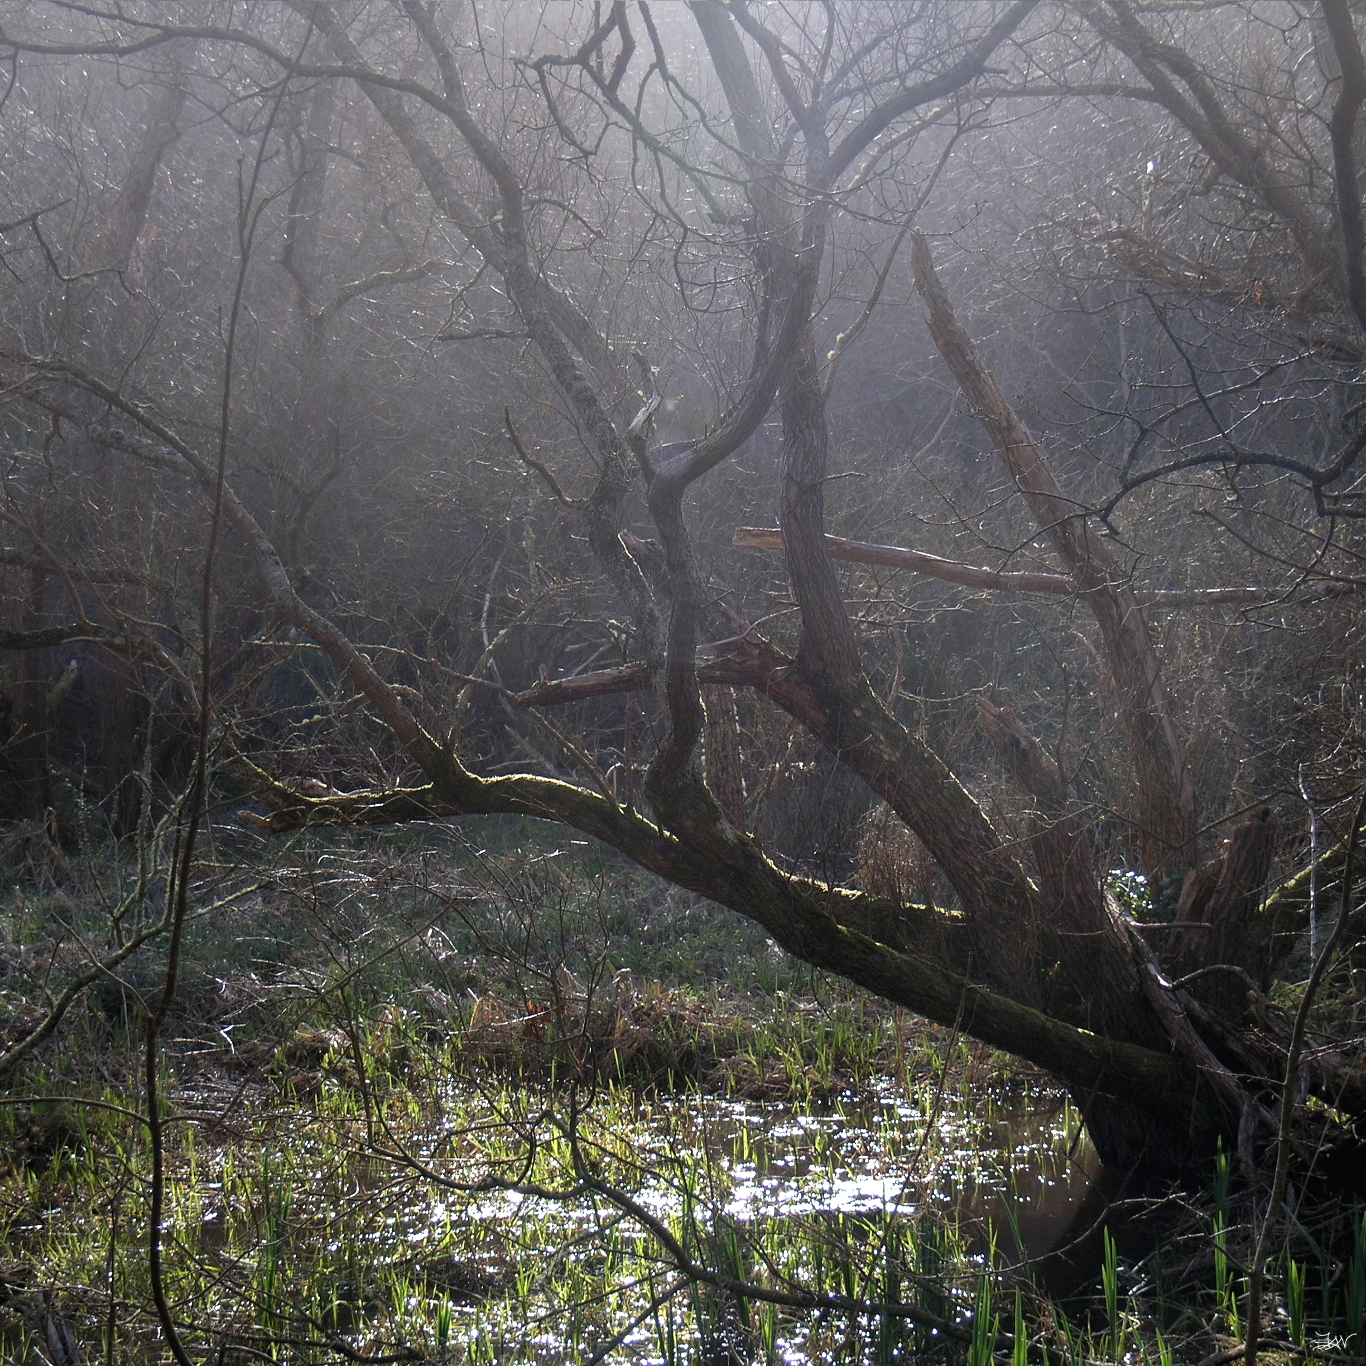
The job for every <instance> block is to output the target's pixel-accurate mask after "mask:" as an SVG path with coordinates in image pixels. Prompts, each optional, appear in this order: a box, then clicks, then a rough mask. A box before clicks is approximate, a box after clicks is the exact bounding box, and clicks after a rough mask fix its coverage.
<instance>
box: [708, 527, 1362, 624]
mask: <svg viewBox="0 0 1366 1366" xmlns="http://www.w3.org/2000/svg"><path fill="white" fill-rule="evenodd" d="M732 544H733V545H736V546H740V547H742V548H745V549H754V550H781V549H782V548H783V533H782V531H781V530H779V529H778V528H777V527H753V526H742V527H739V528H737V530H736V532H735V539H734V541H733V542H732ZM825 548H826V549H827V550H828V551H829V552H830V558H831V559H832V560H845V561H847V562H848V563H850V564H866V565H875V566H879V567H881V568H886V569H905V570H909V571H910V572H911V573H913V574H924V575H926V576H927V577H929V578H932V579H941V580H943V581H944V582H945V583H956V584H959V585H960V586H962V587H964V588H984V589H989V590H992V591H995V592H1003V593H1043V594H1047V595H1049V596H1052V597H1076V596H1077V595H1078V594H1080V593H1083V592H1085V591H1086V590H1085V589H1083V588H1082V587H1081V585H1080V584H1078V583H1077V581H1076V580H1075V579H1072V578H1069V577H1068V576H1067V575H1066V574H1048V573H1031V572H1027V571H1019V570H997V569H982V568H980V567H979V566H977V565H972V564H964V563H963V562H962V561H961V560H946V559H944V558H943V557H942V556H940V555H931V554H929V553H928V552H926V551H923V550H908V549H906V548H905V547H904V546H899V545H880V544H878V543H876V542H873V541H851V540H848V539H846V538H845V537H843V536H827V537H826V538H825ZM1363 589H1366V582H1358V581H1356V580H1348V579H1333V580H1329V581H1327V582H1324V583H1307V584H1300V585H1297V586H1294V587H1290V588H1276V587H1263V586H1260V585H1256V584H1247V585H1243V586H1241V587H1240V586H1232V587H1222V588H1159V589H1153V590H1152V591H1150V592H1146V593H1138V592H1136V593H1135V597H1136V598H1137V600H1138V603H1139V605H1140V606H1142V607H1158V608H1174V607H1224V606H1227V607H1255V606H1257V605H1259V604H1263V603H1266V604H1270V603H1277V604H1279V603H1286V602H1297V603H1299V602H1321V601H1323V600H1324V599H1328V598H1345V597H1351V596H1353V595H1354V594H1357V593H1360V592H1361V591H1362V590H1363Z"/></svg>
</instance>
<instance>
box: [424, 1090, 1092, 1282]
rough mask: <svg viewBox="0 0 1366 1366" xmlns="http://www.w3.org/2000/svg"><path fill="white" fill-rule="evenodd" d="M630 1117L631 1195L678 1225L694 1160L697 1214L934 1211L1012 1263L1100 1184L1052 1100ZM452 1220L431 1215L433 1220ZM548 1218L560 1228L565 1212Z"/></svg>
mask: <svg viewBox="0 0 1366 1366" xmlns="http://www.w3.org/2000/svg"><path fill="white" fill-rule="evenodd" d="M641 1119H642V1121H643V1124H642V1129H641V1131H640V1133H639V1134H638V1135H635V1136H633V1145H634V1147H635V1149H636V1154H637V1160H638V1161H639V1163H640V1168H641V1170H642V1172H644V1173H647V1175H645V1176H644V1178H643V1181H642V1184H641V1185H640V1186H639V1187H637V1188H636V1189H634V1190H633V1191H632V1192H631V1193H632V1194H633V1195H634V1196H635V1197H636V1198H637V1199H639V1200H640V1201H641V1203H642V1204H644V1205H645V1206H646V1208H648V1209H650V1210H651V1212H652V1213H655V1214H658V1215H676V1214H678V1213H679V1211H680V1209H681V1206H682V1204H683V1198H682V1196H681V1195H680V1188H681V1187H682V1186H684V1185H687V1184H688V1183H687V1182H684V1181H680V1180H679V1179H678V1178H677V1175H676V1173H677V1172H678V1171H680V1170H682V1169H683V1168H684V1167H685V1166H686V1167H687V1168H689V1169H692V1170H695V1169H696V1166H697V1164H698V1160H699V1158H700V1157H701V1155H702V1154H703V1153H705V1154H706V1156H707V1159H708V1161H707V1171H708V1173H709V1180H708V1189H709V1192H710V1199H709V1200H708V1201H705V1202H703V1203H706V1204H710V1206H711V1208H712V1210H713V1212H714V1213H715V1214H721V1213H724V1214H725V1215H727V1216H728V1217H730V1218H732V1219H735V1220H738V1221H740V1222H742V1223H758V1222H762V1221H766V1220H773V1219H790V1218H797V1217H812V1216H815V1217H819V1216H823V1215H837V1214H846V1215H863V1216H868V1215H891V1216H898V1217H905V1218H911V1219H915V1218H918V1217H919V1216H920V1215H922V1214H924V1213H928V1212H934V1213H937V1214H939V1215H941V1216H948V1217H949V1219H950V1222H953V1223H956V1224H957V1225H958V1227H959V1228H960V1230H961V1231H962V1233H963V1234H964V1235H965V1237H966V1239H967V1241H968V1242H969V1243H970V1244H971V1243H976V1244H978V1245H979V1247H980V1249H982V1250H984V1249H985V1247H986V1245H987V1243H988V1242H989V1241H991V1240H992V1239H993V1235H994V1241H995V1244H996V1246H997V1248H999V1250H1000V1252H1001V1253H1002V1255H1003V1256H1005V1257H1006V1258H1007V1259H1008V1260H1011V1261H1015V1260H1025V1261H1034V1260H1037V1259H1038V1258H1039V1257H1041V1256H1043V1255H1044V1254H1045V1253H1047V1252H1049V1251H1050V1250H1052V1249H1053V1248H1054V1247H1056V1246H1057V1244H1058V1242H1059V1240H1060V1239H1061V1238H1062V1236H1063V1235H1064V1233H1065V1232H1066V1231H1067V1230H1068V1228H1069V1226H1070V1224H1071V1223H1072V1221H1073V1219H1074V1217H1075V1216H1076V1214H1077V1212H1078V1210H1079V1209H1080V1208H1081V1206H1082V1204H1083V1202H1084V1201H1085V1199H1086V1197H1087V1195H1088V1193H1090V1192H1091V1191H1092V1189H1093V1187H1094V1186H1095V1184H1096V1180H1097V1177H1098V1176H1099V1174H1100V1172H1101V1167H1100V1159H1099V1157H1098V1156H1097V1154H1096V1151H1095V1148H1094V1147H1093V1146H1092V1144H1091V1141H1090V1139H1089V1137H1088V1136H1087V1135H1086V1133H1085V1130H1084V1129H1083V1128H1082V1127H1081V1125H1080V1121H1079V1119H1078V1117H1077V1115H1076V1113H1075V1111H1073V1110H1071V1109H1070V1107H1068V1106H1067V1105H1066V1104H1065V1103H1064V1102H1063V1100H1062V1099H1061V1098H1060V1097H1058V1096H1056V1095H1049V1094H1045V1095H1042V1096H1039V1095H1034V1096H1029V1097H1025V1098H1024V1099H1023V1100H1021V1099H1017V1098H1013V1097H1012V1098H1009V1099H1008V1100H1007V1099H1004V1098H1000V1097H990V1096H986V1097H982V1098H980V1100H979V1101H978V1103H977V1104H976V1105H975V1106H974V1107H973V1108H968V1107H963V1109H961V1110H958V1111H957V1112H955V1113H954V1114H952V1115H951V1116H945V1115H937V1116H934V1117H933V1118H932V1119H931V1118H929V1117H927V1115H926V1113H925V1111H924V1110H923V1109H922V1108H921V1107H920V1106H919V1105H917V1104H915V1103H913V1102H911V1101H908V1100H907V1099H906V1098H905V1097H904V1096H895V1097H888V1098H886V1099H881V1100H874V1101H871V1102H869V1101H863V1102H860V1103H858V1104H848V1105H835V1106H832V1107H829V1108H826V1109H822V1110H818V1111H797V1110H795V1109H794V1108H793V1107H792V1106H790V1105H787V1104H783V1103H766V1104H760V1103H755V1102H751V1101H737V1100H719V1099H714V1098H705V1097H689V1098H686V1099H679V1100H673V1101H659V1100H655V1101H652V1102H651V1104H650V1106H649V1107H648V1110H647V1111H646V1112H645V1113H643V1114H642V1116H641ZM652 1131H653V1132H652ZM655 1137H657V1138H658V1140H659V1146H658V1148H657V1149H656V1148H654V1147H653V1145H652V1138H655ZM652 1167H653V1168H654V1169H655V1174H654V1175H649V1174H648V1173H650V1171H651V1168H652ZM541 1203H542V1202H539V1201H537V1200H535V1199H534V1198H524V1197H521V1196H515V1195H507V1194H499V1195H491V1196H488V1197H485V1198H484V1199H482V1200H480V1201H478V1202H477V1203H476V1204H475V1205H474V1206H473V1207H471V1206H466V1207H465V1208H464V1210H463V1211H461V1213H462V1214H463V1216H464V1218H466V1219H472V1220H475V1221H480V1220H486V1219H497V1218H500V1217H506V1216H507V1215H508V1214H509V1213H510V1212H511V1210H512V1209H513V1208H515V1209H517V1210H518V1211H519V1212H520V1213H528V1212H531V1211H537V1210H539V1208H540V1206H541ZM545 1212H546V1213H550V1212H551V1211H550V1207H548V1206H547V1207H546V1209H545ZM452 1213H454V1211H452V1210H449V1209H447V1208H445V1207H444V1206H443V1207H442V1209H441V1215H442V1217H449V1216H450V1214H452ZM554 1213H555V1215H556V1216H557V1217H558V1218H561V1219H563V1218H564V1217H565V1216H566V1213H567V1211H566V1210H565V1208H564V1207H563V1206H556V1207H555V1208H554ZM694 1213H695V1214H696V1215H698V1216H699V1217H702V1211H701V1210H700V1209H696V1208H695V1209H694Z"/></svg>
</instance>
